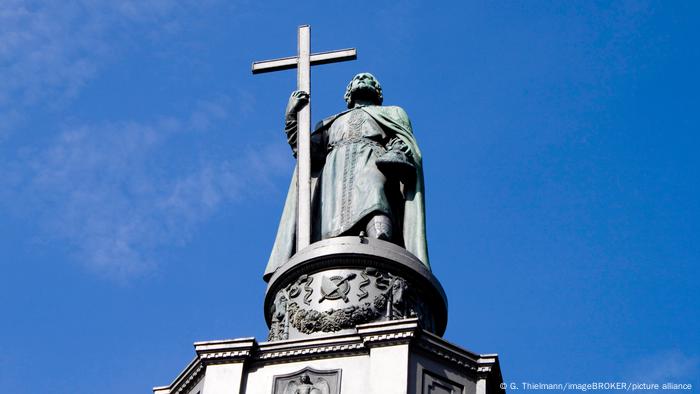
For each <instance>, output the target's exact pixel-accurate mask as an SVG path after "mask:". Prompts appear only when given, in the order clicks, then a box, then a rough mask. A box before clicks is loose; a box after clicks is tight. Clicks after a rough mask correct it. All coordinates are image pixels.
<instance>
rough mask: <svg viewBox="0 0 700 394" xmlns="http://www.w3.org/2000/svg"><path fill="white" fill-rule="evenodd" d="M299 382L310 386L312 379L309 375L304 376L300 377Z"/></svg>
mask: <svg viewBox="0 0 700 394" xmlns="http://www.w3.org/2000/svg"><path fill="white" fill-rule="evenodd" d="M299 381H300V382H301V383H303V384H310V383H311V378H310V377H309V375H307V374H303V375H301V376H300V377H299Z"/></svg>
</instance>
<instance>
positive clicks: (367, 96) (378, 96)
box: [345, 73, 384, 108]
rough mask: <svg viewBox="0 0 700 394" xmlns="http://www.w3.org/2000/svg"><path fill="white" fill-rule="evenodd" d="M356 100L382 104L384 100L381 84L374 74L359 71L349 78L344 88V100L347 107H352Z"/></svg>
mask: <svg viewBox="0 0 700 394" xmlns="http://www.w3.org/2000/svg"><path fill="white" fill-rule="evenodd" d="M357 100H367V101H370V102H373V103H374V104H375V105H382V101H384V96H383V95H382V85H380V84H379V81H377V78H375V77H374V75H372V74H370V73H359V74H357V75H355V76H354V77H353V78H352V80H350V83H349V84H348V87H347V89H345V102H346V103H348V108H352V107H353V106H354V105H355V102H356V101H357Z"/></svg>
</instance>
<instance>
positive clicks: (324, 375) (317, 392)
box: [272, 368, 340, 394]
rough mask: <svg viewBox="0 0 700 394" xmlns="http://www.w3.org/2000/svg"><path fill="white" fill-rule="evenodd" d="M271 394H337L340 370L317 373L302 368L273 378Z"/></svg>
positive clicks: (310, 369)
mask: <svg viewBox="0 0 700 394" xmlns="http://www.w3.org/2000/svg"><path fill="white" fill-rule="evenodd" d="M273 379H274V380H273V385H272V387H273V390H272V393H273V394H339V393H340V370H339V369H336V370H330V371H319V370H315V369H312V368H304V369H302V370H301V371H297V372H294V373H291V374H288V375H280V376H275V377H274V378H273Z"/></svg>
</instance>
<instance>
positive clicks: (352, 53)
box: [253, 48, 357, 74]
mask: <svg viewBox="0 0 700 394" xmlns="http://www.w3.org/2000/svg"><path fill="white" fill-rule="evenodd" d="M297 59H298V58H297V57H296V56H290V57H283V58H279V59H273V60H263V61H260V62H254V63H253V74H262V73H269V72H272V71H281V70H290V69H293V68H296V67H297ZM355 59H357V50H356V49H355V48H349V49H339V50H337V51H328V52H318V53H313V54H311V61H310V63H311V65H312V66H316V65H319V64H328V63H337V62H344V61H347V60H355Z"/></svg>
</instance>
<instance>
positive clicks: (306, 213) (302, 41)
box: [297, 25, 311, 250]
mask: <svg viewBox="0 0 700 394" xmlns="http://www.w3.org/2000/svg"><path fill="white" fill-rule="evenodd" d="M310 33H311V28H310V27H309V25H304V26H299V36H298V55H297V57H298V59H299V64H298V65H297V70H298V71H297V89H298V90H303V91H305V92H311V78H310V77H311V75H310V74H311V37H310V36H311V34H310ZM297 133H298V137H297V154H298V155H299V158H300V159H299V163H298V172H297V175H298V177H297V190H298V191H299V201H298V203H297V209H298V215H299V216H298V217H297V250H301V249H303V248H305V247H306V246H308V245H309V244H310V243H311V94H309V103H308V104H307V105H306V106H304V108H302V109H301V110H300V111H299V112H298V113H297ZM302 158H303V160H302Z"/></svg>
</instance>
